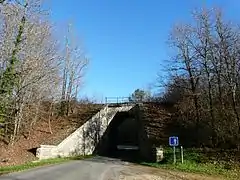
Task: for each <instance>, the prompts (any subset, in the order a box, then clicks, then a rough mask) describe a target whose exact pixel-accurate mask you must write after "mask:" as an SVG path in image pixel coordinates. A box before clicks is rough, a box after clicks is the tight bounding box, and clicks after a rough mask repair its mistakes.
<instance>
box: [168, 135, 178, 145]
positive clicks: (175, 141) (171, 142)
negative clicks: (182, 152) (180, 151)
mask: <svg viewBox="0 0 240 180" xmlns="http://www.w3.org/2000/svg"><path fill="white" fill-rule="evenodd" d="M169 145H170V146H178V145H179V141H178V137H176V136H172V137H169Z"/></svg>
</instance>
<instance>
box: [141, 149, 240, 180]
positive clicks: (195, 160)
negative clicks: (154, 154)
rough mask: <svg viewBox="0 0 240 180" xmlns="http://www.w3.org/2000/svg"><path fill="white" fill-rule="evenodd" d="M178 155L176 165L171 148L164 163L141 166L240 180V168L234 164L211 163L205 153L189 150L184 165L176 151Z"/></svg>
mask: <svg viewBox="0 0 240 180" xmlns="http://www.w3.org/2000/svg"><path fill="white" fill-rule="evenodd" d="M176 154H177V163H176V164H173V151H172V149H169V148H167V149H165V150H164V159H163V161H162V162H160V163H146V162H142V163H141V164H143V165H147V166H152V167H158V168H166V169H171V170H178V171H183V172H191V173H199V174H207V175H217V176H222V177H224V178H226V179H240V167H239V165H236V164H234V163H230V162H225V161H222V162H219V161H215V162H214V161H210V160H209V158H208V157H206V156H205V155H204V154H203V153H200V152H197V151H195V150H192V149H187V150H185V151H184V163H183V164H182V163H181V158H180V152H179V150H177V151H176Z"/></svg>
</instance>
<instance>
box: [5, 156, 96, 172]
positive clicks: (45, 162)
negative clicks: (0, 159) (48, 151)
mask: <svg viewBox="0 0 240 180" xmlns="http://www.w3.org/2000/svg"><path fill="white" fill-rule="evenodd" d="M90 157H92V156H91V155H89V156H74V157H64V158H53V159H46V160H41V161H36V162H28V163H25V164H21V165H16V166H6V167H0V175H2V174H7V173H11V172H17V171H23V170H27V169H31V168H34V167H39V166H45V165H51V164H61V163H64V162H68V161H71V160H81V159H86V158H90Z"/></svg>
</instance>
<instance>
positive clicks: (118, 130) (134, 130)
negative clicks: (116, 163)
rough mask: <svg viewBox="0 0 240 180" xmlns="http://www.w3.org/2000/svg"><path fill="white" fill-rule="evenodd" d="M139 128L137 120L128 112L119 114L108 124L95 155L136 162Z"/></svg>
mask: <svg viewBox="0 0 240 180" xmlns="http://www.w3.org/2000/svg"><path fill="white" fill-rule="evenodd" d="M138 131H139V128H138V123H137V120H136V119H135V118H134V116H133V115H131V114H130V113H128V112H119V113H117V114H116V115H115V117H114V118H113V120H112V121H111V123H110V124H109V126H108V128H107V130H106V132H105V134H104V135H103V137H102V140H101V141H100V143H99V144H98V146H97V148H96V154H98V155H101V156H107V157H114V158H119V159H122V160H126V161H136V160H137V159H138V157H139V132H138Z"/></svg>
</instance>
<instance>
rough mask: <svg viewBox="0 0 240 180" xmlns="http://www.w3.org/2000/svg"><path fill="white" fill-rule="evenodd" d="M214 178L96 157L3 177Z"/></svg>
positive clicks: (4, 179)
mask: <svg viewBox="0 0 240 180" xmlns="http://www.w3.org/2000/svg"><path fill="white" fill-rule="evenodd" d="M176 179H183V180H190V179H196V180H198V179H199V180H200V179H201V180H204V179H206V180H213V179H212V178H207V177H203V176H199V175H197V176H196V175H189V174H183V173H180V174H179V173H176V172H171V171H166V170H160V169H156V168H149V167H144V166H138V165H134V164H131V163H127V162H123V161H120V160H118V159H112V158H105V157H94V158H91V159H86V160H81V161H71V162H68V163H64V164H60V165H50V166H44V167H39V168H34V169H31V170H28V171H24V172H18V173H12V174H8V175H5V176H0V180H176ZM214 180H216V178H214Z"/></svg>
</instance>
